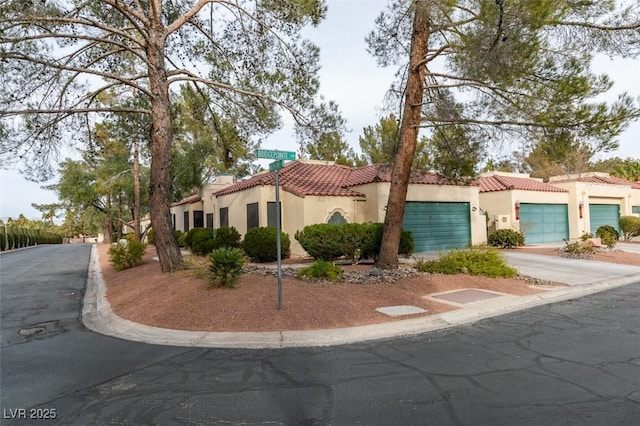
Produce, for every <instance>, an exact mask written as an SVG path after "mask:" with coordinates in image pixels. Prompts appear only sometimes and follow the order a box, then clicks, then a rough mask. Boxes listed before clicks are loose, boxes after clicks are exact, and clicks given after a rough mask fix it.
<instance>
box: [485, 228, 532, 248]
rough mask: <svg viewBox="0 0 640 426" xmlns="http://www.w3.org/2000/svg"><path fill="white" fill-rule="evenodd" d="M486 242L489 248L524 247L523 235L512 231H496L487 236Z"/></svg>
mask: <svg viewBox="0 0 640 426" xmlns="http://www.w3.org/2000/svg"><path fill="white" fill-rule="evenodd" d="M487 240H488V243H489V245H490V246H493V247H500V248H513V247H520V246H523V245H524V235H522V233H521V232H518V231H515V230H513V229H498V230H497V231H494V232H492V233H491V234H489V238H488V239H487Z"/></svg>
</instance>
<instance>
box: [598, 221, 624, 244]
mask: <svg viewBox="0 0 640 426" xmlns="http://www.w3.org/2000/svg"><path fill="white" fill-rule="evenodd" d="M596 237H598V238H600V240H602V244H604V245H606V246H607V247H609V248H613V247H615V245H616V241H618V238H620V234H618V231H616V228H614V227H613V226H611V225H602V226H601V227H599V228H598V229H596Z"/></svg>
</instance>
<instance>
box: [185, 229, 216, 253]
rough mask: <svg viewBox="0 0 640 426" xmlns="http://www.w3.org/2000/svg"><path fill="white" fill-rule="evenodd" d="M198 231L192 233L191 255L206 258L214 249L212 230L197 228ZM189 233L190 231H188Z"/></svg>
mask: <svg viewBox="0 0 640 426" xmlns="http://www.w3.org/2000/svg"><path fill="white" fill-rule="evenodd" d="M198 229H199V230H200V231H198V232H194V233H193V235H192V237H191V247H190V248H191V253H193V254H195V255H198V256H206V255H207V254H209V253H211V251H212V250H213V249H214V248H216V247H215V243H214V237H213V230H212V229H207V228H198ZM189 232H191V231H189Z"/></svg>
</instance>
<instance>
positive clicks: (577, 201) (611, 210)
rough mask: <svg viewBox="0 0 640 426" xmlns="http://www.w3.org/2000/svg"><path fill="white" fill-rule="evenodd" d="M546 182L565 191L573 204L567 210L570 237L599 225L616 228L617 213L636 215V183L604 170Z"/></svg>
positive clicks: (639, 212) (639, 200) (639, 203)
mask: <svg viewBox="0 0 640 426" xmlns="http://www.w3.org/2000/svg"><path fill="white" fill-rule="evenodd" d="M549 183H550V184H552V185H553V186H556V187H558V188H563V189H566V190H567V191H568V192H569V202H570V203H571V204H572V205H575V206H577V208H575V209H571V210H570V211H569V220H570V222H571V224H572V225H573V226H571V228H570V237H571V238H579V237H580V236H581V235H582V234H583V233H589V232H590V233H592V234H593V233H595V232H596V229H598V228H599V227H600V226H602V225H611V226H613V227H614V228H616V229H617V230H618V231H620V226H619V223H618V222H619V220H620V216H630V215H632V214H633V215H636V216H640V182H632V181H628V180H625V179H621V178H618V177H615V176H610V175H609V174H608V173H598V172H590V173H582V174H579V175H565V176H553V177H551V178H550V179H549Z"/></svg>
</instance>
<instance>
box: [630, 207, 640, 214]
mask: <svg viewBox="0 0 640 426" xmlns="http://www.w3.org/2000/svg"><path fill="white" fill-rule="evenodd" d="M631 213H633V214H640V206H632V207H631Z"/></svg>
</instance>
